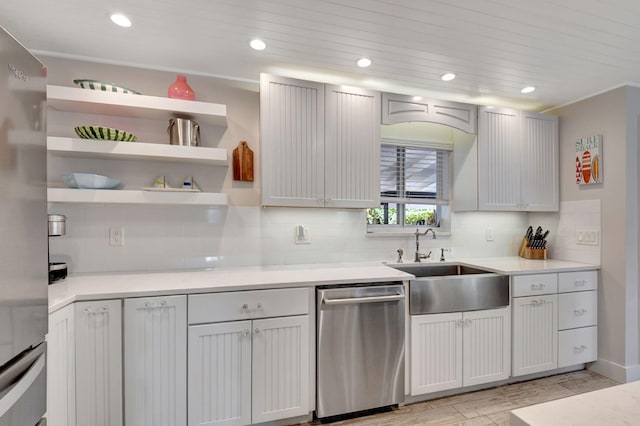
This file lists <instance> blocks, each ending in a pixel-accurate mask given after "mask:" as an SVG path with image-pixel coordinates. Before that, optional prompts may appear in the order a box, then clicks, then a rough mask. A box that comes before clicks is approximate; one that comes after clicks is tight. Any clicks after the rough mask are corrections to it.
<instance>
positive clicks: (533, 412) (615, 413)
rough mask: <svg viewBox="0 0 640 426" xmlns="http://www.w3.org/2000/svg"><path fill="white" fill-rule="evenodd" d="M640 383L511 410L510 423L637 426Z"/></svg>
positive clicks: (522, 425)
mask: <svg viewBox="0 0 640 426" xmlns="http://www.w3.org/2000/svg"><path fill="white" fill-rule="evenodd" d="M639 418H640V382H632V383H626V384H623V385H618V386H613V387H610V388H606V389H600V390H597V391H593V392H587V393H583V394H580V395H574V396H570V397H567V398H562V399H558V400H555V401H549V402H544V403H542V404H536V405H532V406H529V407H524V408H518V409H517V410H513V411H512V412H511V419H510V420H511V423H510V424H511V426H571V425H575V426H578V425H580V426H602V425H637V424H638V419H639Z"/></svg>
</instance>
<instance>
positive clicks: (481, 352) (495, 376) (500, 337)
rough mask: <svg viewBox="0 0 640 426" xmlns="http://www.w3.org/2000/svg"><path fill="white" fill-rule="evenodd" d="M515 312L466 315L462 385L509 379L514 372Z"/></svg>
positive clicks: (504, 309) (500, 310)
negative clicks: (512, 345) (512, 342)
mask: <svg viewBox="0 0 640 426" xmlns="http://www.w3.org/2000/svg"><path fill="white" fill-rule="evenodd" d="M510 312H511V309H510V308H509V307H507V308H502V309H492V310H487V311H473V312H465V313H464V315H463V321H464V324H463V325H464V328H463V330H464V332H463V341H462V346H463V348H464V350H463V359H462V374H463V375H462V385H463V386H472V385H479V384H482V383H489V382H495V381H498V380H505V379H507V378H508V377H509V375H510V373H511V314H510Z"/></svg>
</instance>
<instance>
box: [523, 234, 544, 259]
mask: <svg viewBox="0 0 640 426" xmlns="http://www.w3.org/2000/svg"><path fill="white" fill-rule="evenodd" d="M519 255H520V257H524V258H525V259H546V258H547V249H532V248H530V247H529V243H528V242H527V239H526V238H523V239H522V243H521V244H520V253H519Z"/></svg>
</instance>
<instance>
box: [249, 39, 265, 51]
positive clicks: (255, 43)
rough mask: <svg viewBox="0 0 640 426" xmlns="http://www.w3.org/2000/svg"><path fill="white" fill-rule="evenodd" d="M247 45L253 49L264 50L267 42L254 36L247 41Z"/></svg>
mask: <svg viewBox="0 0 640 426" xmlns="http://www.w3.org/2000/svg"><path fill="white" fill-rule="evenodd" d="M249 46H251V48H252V49H255V50H264V48H265V47H267V44H266V43H265V42H264V41H262V40H259V39H257V38H256V39H253V40H251V41H250V42H249Z"/></svg>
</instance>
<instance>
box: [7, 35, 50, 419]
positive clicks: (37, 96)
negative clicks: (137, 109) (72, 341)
mask: <svg viewBox="0 0 640 426" xmlns="http://www.w3.org/2000/svg"><path fill="white" fill-rule="evenodd" d="M45 119H46V69H45V67H44V66H43V65H42V64H41V63H40V62H39V61H38V60H37V59H36V58H35V57H34V56H33V55H31V54H30V53H29V52H28V51H27V50H26V49H25V48H24V47H23V46H22V45H21V44H20V43H18V42H17V41H16V40H15V39H14V38H13V37H12V36H11V35H10V34H8V33H7V32H6V31H5V30H4V28H2V27H0V426H34V425H44V424H45V420H44V415H45V410H46V374H45V352H46V351H45V348H46V346H45V342H44V337H45V333H46V332H47V284H48V245H47V243H48V240H47V238H48V236H47V234H48V232H47V189H46V177H47V163H46V158H47V156H46V155H47V151H46V123H45Z"/></svg>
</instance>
